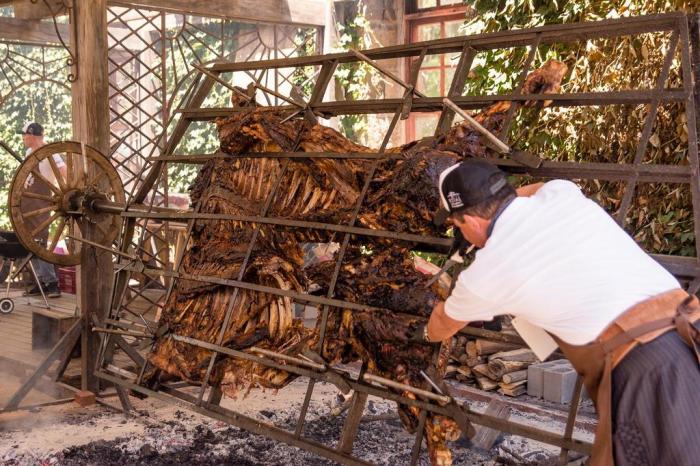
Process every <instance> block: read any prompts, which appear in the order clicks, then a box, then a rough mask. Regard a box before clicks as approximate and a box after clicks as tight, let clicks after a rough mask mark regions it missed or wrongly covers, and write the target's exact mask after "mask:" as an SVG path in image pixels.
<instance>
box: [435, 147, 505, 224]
mask: <svg viewBox="0 0 700 466" xmlns="http://www.w3.org/2000/svg"><path fill="white" fill-rule="evenodd" d="M506 186H509V184H508V180H507V178H506V174H505V173H503V172H502V171H501V170H499V169H498V167H496V166H495V165H494V164H492V163H490V162H487V161H486V160H484V159H467V160H465V161H463V162H460V163H457V164H455V165H452V166H451V167H449V168H447V169H446V170H444V171H443V172H442V173H440V178H439V181H438V189H439V192H440V211H438V212H437V214H436V215H435V220H434V222H435V224H442V223H444V222H445V220H447V217H448V216H449V215H450V214H452V213H454V212H456V211H458V210H462V209H467V208H469V207H474V206H476V205H479V204H481V203H482V202H484V201H487V200H489V199H490V198H492V197H493V196H495V195H496V194H498V192H499V191H501V190H502V189H503V188H505V187H506Z"/></svg>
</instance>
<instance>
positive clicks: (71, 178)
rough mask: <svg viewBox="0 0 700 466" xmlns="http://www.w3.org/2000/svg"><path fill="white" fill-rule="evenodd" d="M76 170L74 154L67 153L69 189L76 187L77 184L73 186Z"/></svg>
mask: <svg viewBox="0 0 700 466" xmlns="http://www.w3.org/2000/svg"><path fill="white" fill-rule="evenodd" d="M74 170H75V167H74V166H73V153H72V152H66V178H67V182H68V187H70V188H74V187H75V184H73V182H74V181H75V179H74Z"/></svg>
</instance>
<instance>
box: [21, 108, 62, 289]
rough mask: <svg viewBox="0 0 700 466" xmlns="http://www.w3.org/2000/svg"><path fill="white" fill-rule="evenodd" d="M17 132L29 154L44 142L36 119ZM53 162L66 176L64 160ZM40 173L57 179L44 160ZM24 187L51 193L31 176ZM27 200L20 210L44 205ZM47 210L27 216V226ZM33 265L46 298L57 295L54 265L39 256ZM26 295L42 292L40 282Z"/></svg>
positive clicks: (38, 221) (38, 220)
mask: <svg viewBox="0 0 700 466" xmlns="http://www.w3.org/2000/svg"><path fill="white" fill-rule="evenodd" d="M18 134H21V135H22V142H23V143H24V147H26V155H27V156H29V154H31V153H32V152H34V151H36V150H37V149H39V148H40V147H42V146H44V145H46V142H45V141H44V128H43V127H42V126H41V125H40V124H39V123H35V122H31V123H27V124H25V125H24V127H23V128H22V129H21V130H20V131H18ZM53 158H54V161H55V162H56V166H57V167H58V169H59V172H60V174H61V176H62V177H64V179H65V177H66V164H65V162H64V161H63V159H62V158H61V157H60V156H59V155H58V154H54V156H53ZM39 172H40V173H41V176H43V177H44V178H45V179H46V180H48V181H49V182H51V183H55V182H56V177H55V175H54V173H53V171H52V170H51V165H50V163H49V162H48V161H47V160H44V161H43V162H41V163H40V164H39ZM26 189H27V190H28V191H30V192H34V193H36V194H41V195H45V196H46V195H51V191H50V189H49V187H48V186H46V183H45V182H43V181H42V180H39V179H35V178H34V177H32V178H31V179H30V180H29V182H28V186H26ZM28 201H30V202H23V203H22V210H23V211H26V212H30V211H32V210H36V209H40V208H42V207H44V206H45V204H43V201H41V200H37V199H28ZM49 215H50V213H48V212H47V213H45V214H42V215H37V216H34V217H31V218H28V219H27V221H29V223H30V225H29V226H30V228H31V227H32V225H34V226H36V225H40V224H41V223H42V222H44V221H45V220H46V219H47V218H48V217H49ZM48 235H49V230H48V227H47V228H46V231H45V232H42V238H43V240H44V241H46V240H47V239H48ZM32 265H33V266H34V270H35V271H36V274H37V277H38V278H39V281H40V282H41V286H42V287H43V289H44V293H45V294H46V296H48V297H49V298H58V297H60V296H61V290H60V288H59V287H58V277H56V269H55V268H54V266H53V264H49V263H48V262H46V261H43V260H41V259H39V258H38V257H34V258H32ZM24 294H25V296H39V295H40V294H41V290H40V289H39V284H38V283H37V284H36V285H34V286H33V287H32V288H31V289H29V290H28V291H26V292H25V293H24Z"/></svg>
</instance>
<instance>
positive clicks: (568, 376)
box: [543, 365, 577, 403]
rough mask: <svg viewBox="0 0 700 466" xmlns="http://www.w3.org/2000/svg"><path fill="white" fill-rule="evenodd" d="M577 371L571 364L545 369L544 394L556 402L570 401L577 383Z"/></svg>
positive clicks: (545, 397) (548, 399) (547, 398)
mask: <svg viewBox="0 0 700 466" xmlns="http://www.w3.org/2000/svg"><path fill="white" fill-rule="evenodd" d="M576 377H577V374H576V371H575V370H574V369H573V367H571V366H570V365H561V366H559V367H553V368H551V369H549V370H545V371H544V376H543V382H544V383H543V396H544V399H545V400H547V401H552V402H554V403H568V402H570V401H571V395H573V391H574V385H575V384H576Z"/></svg>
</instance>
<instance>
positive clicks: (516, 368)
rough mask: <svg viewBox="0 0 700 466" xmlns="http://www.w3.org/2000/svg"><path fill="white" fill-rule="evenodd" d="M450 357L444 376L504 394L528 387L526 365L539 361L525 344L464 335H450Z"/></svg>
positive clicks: (514, 392)
mask: <svg viewBox="0 0 700 466" xmlns="http://www.w3.org/2000/svg"><path fill="white" fill-rule="evenodd" d="M450 360H451V362H450V364H449V365H448V367H447V371H446V374H445V377H452V378H455V379H457V380H458V381H460V382H464V383H467V384H470V385H475V386H477V387H479V388H480V389H481V390H487V391H491V390H498V392H499V393H500V394H502V395H507V396H519V395H522V394H523V393H525V392H526V391H527V367H528V366H529V365H530V364H534V363H536V362H539V361H538V359H537V357H536V356H535V354H534V353H533V352H532V351H531V350H529V349H527V348H522V347H520V346H518V345H513V344H510V343H500V342H494V341H490V340H483V339H480V338H477V339H468V338H467V337H466V336H464V335H460V336H458V337H455V338H454V339H453V345H452V354H451V355H450Z"/></svg>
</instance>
